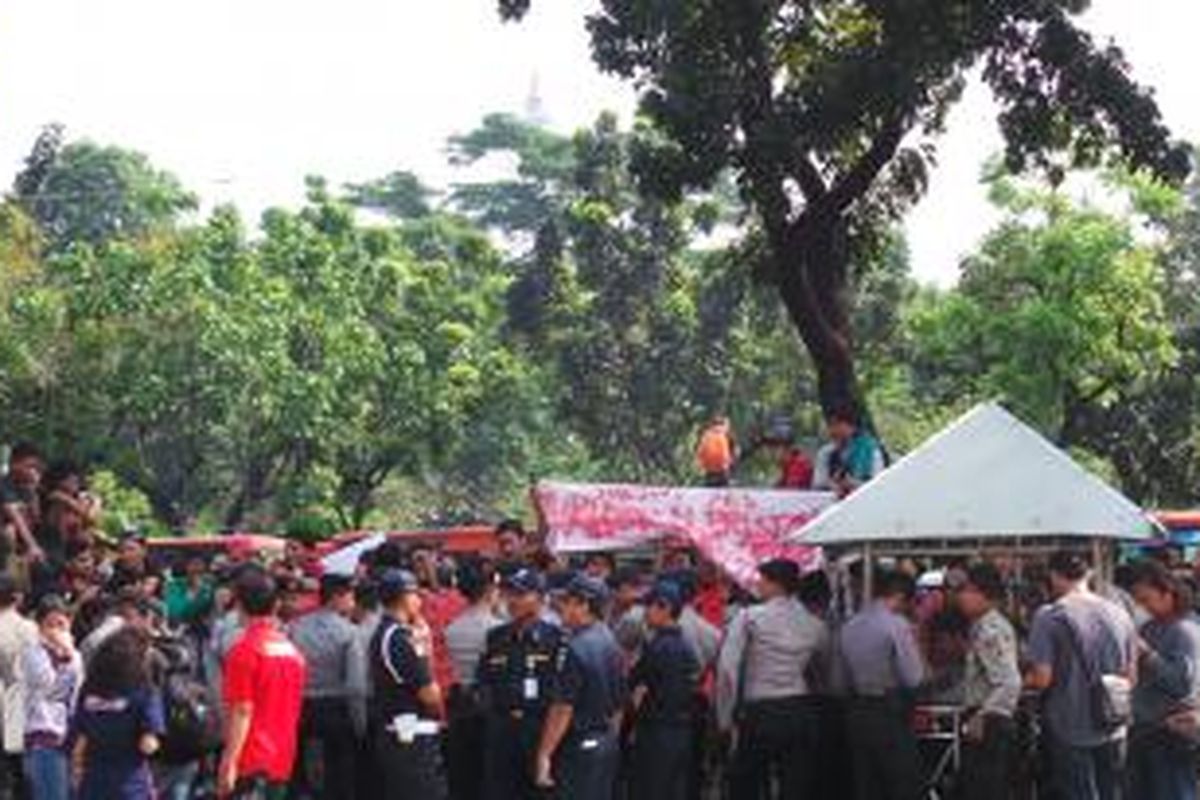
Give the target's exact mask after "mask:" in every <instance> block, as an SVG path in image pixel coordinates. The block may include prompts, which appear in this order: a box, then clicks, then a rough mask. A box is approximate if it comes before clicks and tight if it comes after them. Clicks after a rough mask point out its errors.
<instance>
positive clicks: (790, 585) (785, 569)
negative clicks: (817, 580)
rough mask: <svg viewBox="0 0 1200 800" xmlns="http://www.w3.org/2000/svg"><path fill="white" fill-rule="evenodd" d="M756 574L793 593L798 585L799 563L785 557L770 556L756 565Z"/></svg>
mask: <svg viewBox="0 0 1200 800" xmlns="http://www.w3.org/2000/svg"><path fill="white" fill-rule="evenodd" d="M758 574H759V575H761V576H763V578H765V579H767V580H769V581H770V582H771V583H774V584H778V585H779V586H782V587H783V588H784V590H785V591H787V592H789V593H794V592H795V591H796V589H797V588H798V587H799V586H800V565H799V564H797V563H796V562H795V561H792V560H790V559H786V558H772V559H771V560H770V561H764V562H763V563H761V564H759V565H758Z"/></svg>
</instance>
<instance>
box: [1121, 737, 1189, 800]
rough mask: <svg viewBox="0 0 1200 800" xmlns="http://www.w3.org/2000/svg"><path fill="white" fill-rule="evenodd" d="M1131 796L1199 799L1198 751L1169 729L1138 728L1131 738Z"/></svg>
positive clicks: (1137, 798)
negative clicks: (1197, 788) (1197, 796)
mask: <svg viewBox="0 0 1200 800" xmlns="http://www.w3.org/2000/svg"><path fill="white" fill-rule="evenodd" d="M1129 797H1130V798H1132V799H1133V800H1196V755H1195V753H1194V752H1193V751H1192V749H1191V747H1190V746H1189V745H1188V743H1186V742H1184V741H1182V740H1180V739H1179V738H1178V737H1176V736H1175V735H1174V734H1172V733H1170V732H1169V731H1165V730H1157V729H1148V730H1138V729H1135V730H1134V732H1133V734H1132V735H1131V736H1130V739H1129Z"/></svg>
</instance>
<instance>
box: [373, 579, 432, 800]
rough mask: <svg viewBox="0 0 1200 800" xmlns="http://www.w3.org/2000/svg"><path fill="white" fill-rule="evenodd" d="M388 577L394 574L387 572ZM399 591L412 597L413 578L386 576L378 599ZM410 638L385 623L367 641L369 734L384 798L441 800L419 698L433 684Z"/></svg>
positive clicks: (419, 648)
mask: <svg viewBox="0 0 1200 800" xmlns="http://www.w3.org/2000/svg"><path fill="white" fill-rule="evenodd" d="M389 572H393V571H391V570H389ZM389 584H396V585H400V586H403V587H407V588H404V591H416V588H417V584H416V580H415V578H413V577H412V576H411V575H410V574H407V573H404V574H403V576H396V575H390V574H388V573H385V574H384V577H383V578H382V579H381V580H380V594H381V595H386V593H387V591H388V590H389V589H391V590H393V591H394V590H395V588H394V586H390V585H389ZM422 650H423V645H419V644H418V643H417V641H416V640H415V637H414V636H413V632H412V631H411V630H410V629H409V628H408V627H407V626H405V625H402V624H400V623H399V622H397V621H396V620H394V619H392V618H390V617H384V619H383V620H382V621H381V622H380V623H379V627H378V628H377V629H376V631H375V635H374V636H373V637H372V639H371V649H370V663H371V678H372V683H373V685H374V687H375V695H374V700H373V702H372V704H371V709H370V712H371V730H372V737H373V740H374V743H375V759H376V761H377V763H378V766H379V771H380V773H381V775H382V777H383V781H384V784H383V785H384V795H383V796H384V797H394V798H421V800H445V798H446V783H445V776H444V775H443V774H442V764H441V755H440V751H439V742H438V737H437V725H436V723H435V722H433V721H431V720H428V719H427V718H423V712H424V708H423V703H422V702H421V699H420V697H419V696H418V693H419V692H420V691H421V690H422V689H424V688H425V687H427V686H430V685H431V684H432V683H433V677H432V674H431V670H430V661H429V653H428V652H423V651H422Z"/></svg>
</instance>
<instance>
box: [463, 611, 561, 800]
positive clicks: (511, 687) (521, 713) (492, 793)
mask: <svg viewBox="0 0 1200 800" xmlns="http://www.w3.org/2000/svg"><path fill="white" fill-rule="evenodd" d="M562 643H563V634H562V631H561V630H559V629H558V628H556V627H555V626H553V625H551V624H550V623H548V622H542V621H541V620H537V621H534V622H533V623H531V624H529V625H528V626H527V627H524V628H522V627H519V626H518V625H517V623H515V622H510V623H507V624H505V625H501V626H500V627H498V628H493V629H492V630H491V631H489V632H488V637H487V649H486V650H485V651H484V654H483V658H482V659H481V660H480V663H479V675H478V677H477V683H476V685H477V687H478V689H479V694H480V700H481V702H482V703H483V707H484V716H485V719H486V726H487V732H486V736H487V745H486V749H485V750H484V754H485V755H484V770H483V796H484V798H485V800H524V798H538V797H541V796H542V794H541V792H539V791H538V790H537V789H535V787H534V785H533V766H534V765H533V761H534V756H535V755H536V754H537V745H538V739H539V737H540V736H541V732H542V722H543V720H544V719H545V717H546V708H547V706H548V705H549V702H550V699H551V698H552V697H553V696H554V694H555V691H554V679H555V666H556V663H557V661H556V660H557V657H558V653H559V651H560V650H561V648H562Z"/></svg>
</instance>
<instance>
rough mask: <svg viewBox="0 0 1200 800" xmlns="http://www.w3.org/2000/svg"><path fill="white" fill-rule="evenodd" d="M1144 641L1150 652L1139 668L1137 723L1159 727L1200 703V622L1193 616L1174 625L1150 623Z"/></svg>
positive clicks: (1144, 629)
mask: <svg viewBox="0 0 1200 800" xmlns="http://www.w3.org/2000/svg"><path fill="white" fill-rule="evenodd" d="M1142 639H1143V640H1144V641H1145V642H1146V645H1147V646H1148V647H1149V652H1148V653H1146V654H1145V655H1143V656H1142V659H1141V662H1140V663H1139V666H1138V682H1137V686H1135V687H1134V690H1133V720H1134V722H1135V723H1136V724H1139V725H1157V724H1159V723H1161V722H1162V721H1163V720H1165V719H1166V718H1167V717H1168V716H1169V715H1170V714H1171V713H1172V712H1174V711H1178V710H1179V709H1181V708H1184V707H1189V706H1190V707H1193V708H1194V707H1196V704H1197V703H1198V702H1200V621H1198V620H1197V619H1196V617H1195V616H1194V615H1190V614H1189V615H1188V616H1186V617H1183V618H1181V619H1176V620H1172V621H1170V622H1156V621H1151V622H1147V623H1146V624H1145V625H1144V626H1142Z"/></svg>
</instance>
